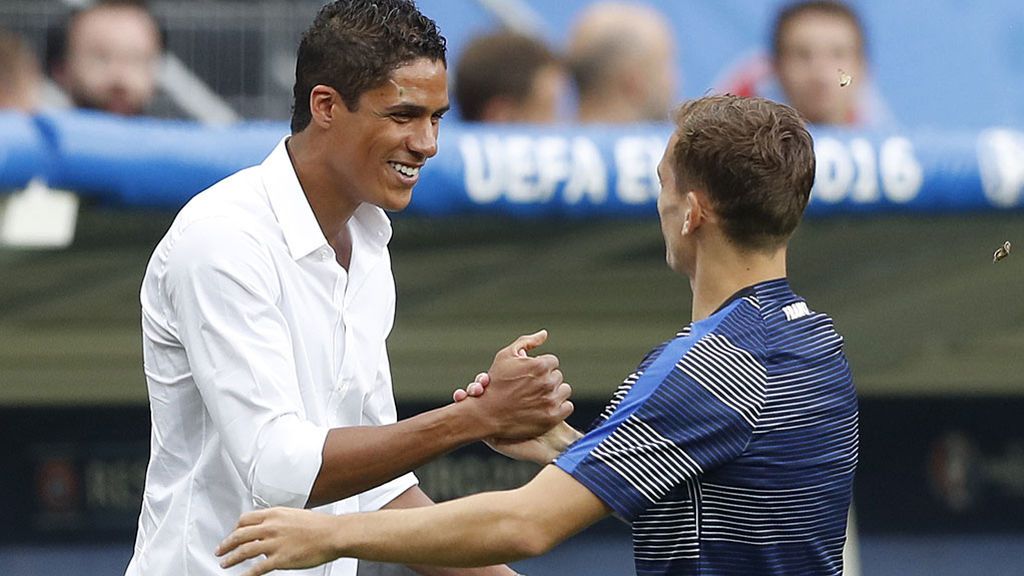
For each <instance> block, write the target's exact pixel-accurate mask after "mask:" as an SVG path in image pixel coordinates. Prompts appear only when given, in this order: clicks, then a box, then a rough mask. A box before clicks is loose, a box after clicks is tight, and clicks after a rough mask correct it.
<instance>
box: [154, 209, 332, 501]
mask: <svg viewBox="0 0 1024 576" xmlns="http://www.w3.org/2000/svg"><path fill="white" fill-rule="evenodd" d="M166 266H167V267H166V270H165V273H164V289H165V290H166V294H167V297H168V302H169V306H170V308H171V310H170V317H171V318H173V319H174V326H175V328H176V331H177V334H178V337H179V339H180V340H181V342H182V344H183V346H184V348H185V351H186V354H187V356H188V361H189V368H190V369H191V370H192V376H193V379H194V380H195V383H196V386H197V387H198V389H199V392H200V395H201V396H202V399H203V403H204V405H205V407H206V409H207V411H208V412H209V414H210V417H211V419H212V421H213V425H214V427H215V428H216V432H217V433H218V434H219V435H220V438H221V441H222V445H223V448H224V450H225V452H226V454H227V456H228V458H229V459H230V460H231V463H232V464H233V465H234V467H235V469H236V470H237V472H238V474H239V476H240V477H241V478H242V480H243V482H244V483H245V485H246V486H247V487H248V488H249V490H250V492H251V494H250V495H251V498H252V502H253V505H254V506H256V507H267V506H292V507H302V506H305V504H306V501H307V500H308V498H309V492H310V490H311V489H312V486H313V481H314V480H315V479H316V476H317V474H318V473H319V470H320V465H321V458H322V451H323V445H324V441H325V439H326V437H327V429H326V428H323V427H319V426H316V425H314V424H313V423H311V422H309V421H308V420H307V419H306V415H305V411H304V408H303V404H302V400H301V394H300V391H299V387H298V381H297V379H296V371H295V361H294V358H293V356H292V353H293V352H292V342H291V337H290V334H289V330H288V326H287V323H286V322H285V319H284V317H283V316H282V314H281V312H280V309H279V308H278V307H277V305H276V302H277V299H278V297H279V295H280V284H279V281H278V278H277V274H276V272H275V269H274V263H273V262H272V260H271V259H270V256H269V254H268V253H267V252H266V248H265V247H264V246H263V245H262V244H261V243H260V242H259V241H258V240H257V239H256V238H255V237H254V236H253V235H252V234H251V233H249V232H247V231H245V230H241V229H239V227H238V225H237V224H232V223H230V222H228V221H227V220H226V219H222V218H211V219H207V220H201V221H198V222H194V223H192V224H190V225H189V226H188V227H187V228H185V229H184V230H183V231H182V232H181V233H180V235H179V237H178V238H177V239H176V242H175V244H174V245H173V246H172V247H171V249H170V252H169V254H168V259H167V264H166Z"/></svg>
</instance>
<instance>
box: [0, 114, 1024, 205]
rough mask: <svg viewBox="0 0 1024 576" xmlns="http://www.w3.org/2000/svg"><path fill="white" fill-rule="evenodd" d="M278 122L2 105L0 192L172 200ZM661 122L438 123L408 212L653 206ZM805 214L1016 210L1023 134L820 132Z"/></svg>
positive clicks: (265, 140)
mask: <svg viewBox="0 0 1024 576" xmlns="http://www.w3.org/2000/svg"><path fill="white" fill-rule="evenodd" d="M287 131H288V127H287V125H286V124H284V123H279V122H247V123H241V124H236V125H231V126H221V127H211V126H204V125H199V124H195V123H191V122H183V121H171V120H158V119H152V118H142V119H123V118H119V117H113V116H108V115H105V114H100V113H83V112H68V111H64V112H48V113H44V114H40V115H38V116H26V115H22V114H18V113H10V112H7V113H0V190H2V191H11V190H17V189H20V188H22V187H24V186H25V185H26V184H27V183H28V182H29V181H30V180H32V179H34V178H38V179H42V180H43V181H45V182H46V183H47V184H49V185H50V186H51V187H53V188H59V189H67V190H73V191H76V192H77V193H79V194H81V195H83V196H86V197H91V198H94V199H96V200H97V201H99V202H101V203H105V204H108V205H114V206H123V207H138V208H163V209H177V208H179V207H180V206H182V205H183V204H184V203H185V202H187V201H188V199H189V198H191V197H192V196H193V195H194V194H196V193H197V192H199V191H200V190H202V189H203V188H205V187H207V186H209V185H211V184H213V183H214V182H216V181H217V180H219V179H221V178H223V177H224V176H227V175H228V174H230V173H232V172H234V171H235V170H238V169H240V168H243V167H246V166H250V165H253V164H256V163H259V162H260V161H261V160H262V158H263V157H264V156H266V154H267V153H268V152H269V151H270V150H271V149H272V148H273V147H274V145H275V144H276V143H277V142H278V141H279V140H280V139H281V138H282V137H283V136H284V135H285V134H287ZM670 132H671V126H669V125H667V124H666V125H660V124H655V125H636V126H629V127H607V126H606V127H579V126H559V127H525V126H522V127H516V126H511V127H509V126H501V127H498V126H485V125H470V124H458V123H446V124H445V125H444V126H443V128H442V130H441V146H440V152H439V153H438V155H437V156H436V157H435V158H434V159H432V160H430V161H429V162H428V163H427V165H426V167H425V168H424V169H423V172H422V175H421V181H420V184H419V186H418V187H417V189H416V193H415V194H414V197H413V201H412V204H411V205H410V207H409V210H408V211H409V212H412V213H419V214H434V215H446V214H464V213H474V212H475V213H484V212H489V213H503V214H508V215H511V216H522V217H530V216H553V215H557V216H566V217H580V218H586V217H593V216H638V215H639V216H653V215H654V214H655V199H656V198H657V191H658V183H657V176H656V174H655V167H656V166H657V163H658V161H659V159H660V156H661V153H662V150H663V148H664V145H665V142H666V140H667V138H668V135H669V133H670ZM813 132H814V136H815V147H816V152H817V158H818V172H817V176H816V181H815V188H814V192H813V194H812V201H811V205H810V207H809V209H808V210H809V213H810V214H812V215H822V216H826V215H839V214H851V213H892V212H901V213H920V214H936V213H960V212H984V211H995V210H1015V209H1019V208H1021V207H1024V131H1021V130H1018V129H1013V128H1004V127H994V128H991V129H987V130H983V131H953V130H947V131H941V130H928V131H925V130H917V131H909V132H888V133H880V132H871V133H865V132H857V131H847V130H835V129H828V130H826V129H815V130H814V131H813Z"/></svg>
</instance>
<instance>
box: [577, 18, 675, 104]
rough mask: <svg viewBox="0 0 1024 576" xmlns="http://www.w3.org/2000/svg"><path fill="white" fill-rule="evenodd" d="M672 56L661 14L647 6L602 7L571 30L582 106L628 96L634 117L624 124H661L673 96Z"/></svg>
mask: <svg viewBox="0 0 1024 576" xmlns="http://www.w3.org/2000/svg"><path fill="white" fill-rule="evenodd" d="M674 53H675V42H674V39H673V37H672V32H671V30H670V29H669V27H668V25H667V24H666V18H665V16H664V15H663V14H661V13H660V12H658V11H657V10H655V9H654V8H652V7H650V6H647V5H643V4H629V3H622V2H598V3H595V4H592V5H590V6H589V7H588V8H587V9H586V10H585V11H584V12H583V13H582V14H580V16H579V18H578V19H577V20H576V22H575V24H574V25H573V29H572V32H571V33H570V37H569V49H568V61H569V67H570V69H571V71H572V74H573V78H574V80H575V81H576V87H577V89H578V91H579V95H580V100H581V102H585V101H586V100H588V99H609V98H614V97H616V96H618V97H619V99H620V100H621V99H622V98H621V97H622V95H626V96H628V100H629V101H630V105H631V106H633V108H634V109H633V110H632V111H631V112H632V115H633V116H634V118H622V120H626V121H631V120H636V121H640V120H654V121H663V120H664V119H665V115H666V114H667V113H668V110H669V106H670V105H671V102H672V99H673V97H674V92H675V76H676V70H675V54H674ZM630 83H632V85H630ZM612 120H616V119H612Z"/></svg>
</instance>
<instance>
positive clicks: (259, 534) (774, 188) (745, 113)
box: [218, 96, 857, 575]
mask: <svg viewBox="0 0 1024 576" xmlns="http://www.w3.org/2000/svg"><path fill="white" fill-rule="evenodd" d="M658 173H659V177H660V179H661V186H662V189H661V194H660V196H659V198H658V212H659V214H660V216H661V228H662V232H663V234H664V237H665V244H666V253H667V260H668V264H669V266H671V267H672V268H673V269H674V270H676V271H678V272H679V273H681V274H685V275H686V276H687V277H688V278H689V280H690V286H691V289H692V290H693V309H692V313H693V321H692V323H691V324H689V325H688V326H686V327H685V328H683V330H682V331H681V332H680V333H679V334H677V335H676V337H675V338H673V339H672V340H670V341H668V342H666V343H665V344H662V345H661V346H659V347H657V348H655V349H654V350H653V351H652V352H651V353H649V354H648V355H647V357H646V358H644V360H643V361H642V362H641V364H640V366H639V367H638V369H637V371H636V372H635V373H634V374H632V375H630V376H629V378H627V379H626V381H625V382H624V383H623V385H622V386H621V387H620V388H619V390H618V391H617V392H616V393H615V396H614V397H613V399H612V401H611V403H610V404H609V406H608V408H607V409H606V410H605V411H604V413H603V414H602V415H601V417H600V418H599V419H598V421H597V422H596V424H595V426H594V428H593V429H592V430H591V431H590V432H588V433H587V434H586V435H582V436H580V435H579V434H578V433H577V432H575V431H574V430H572V429H571V428H570V427H568V426H567V425H564V424H563V425H560V426H558V427H556V428H555V429H554V430H552V431H550V432H549V433H547V434H546V435H545V436H543V437H540V438H537V439H534V440H530V441H526V442H518V443H514V442H502V441H494V442H493V443H492V444H493V446H494V447H495V448H496V449H498V450H499V451H501V452H503V453H505V454H508V455H510V456H513V457H517V458H526V459H532V460H535V461H538V462H542V463H543V462H552V460H553V463H552V465H549V466H546V467H545V468H544V469H542V470H541V472H540V473H539V474H538V475H537V477H536V478H534V479H533V480H532V481H531V482H530V483H529V484H527V485H526V486H523V487H522V488H519V489H517V490H512V491H507V492H492V493H485V494H477V495H475V496H470V497H467V498H463V499H460V500H455V501H451V502H447V503H445V504H441V505H439V506H432V507H429V508H422V509H413V510H395V511H391V510H387V511H382V512H379V513H371V514H356V515H348V516H339V517H331V516H323V515H315V514H313V513H310V512H305V511H297V510H287V509H280V510H278V509H273V510H265V511H260V512H253V513H250V514H247V515H245V516H243V517H242V518H241V520H240V521H239V527H238V528H237V529H236V531H235V532H234V533H232V535H231V536H229V537H228V538H227V540H225V542H224V543H223V544H222V545H221V547H220V548H219V550H218V554H221V555H224V556H225V559H224V563H225V564H226V565H231V564H234V563H237V562H238V561H240V560H242V559H245V558H252V557H256V556H259V555H261V554H263V555H265V556H266V558H265V559H264V560H263V561H262V563H260V564H258V566H257V567H256V568H254V569H252V570H251V571H250V572H247V573H246V574H247V575H255V574H263V573H265V572H267V571H269V570H271V569H275V568H281V567H299V566H307V565H312V564H316V563H320V562H324V561H326V560H329V559H332V558H335V557H338V556H353V557H359V558H366V559H372V560H382V561H394V562H402V563H432V564H440V565H455V566H482V565H487V564H496V563H500V562H506V561H510V560H516V559H520V558H523V557H527V556H534V555H538V554H542V553H544V552H546V551H547V550H549V549H551V548H552V547H553V546H555V545H556V544H557V543H559V542H561V541H563V540H565V539H566V538H568V537H569V536H571V535H573V534H574V533H576V532H578V531H580V530H582V529H583V528H585V527H587V526H589V525H590V524H592V523H593V522H596V521H597V520H599V519H601V518H602V517H604V516H606V515H608V514H615V515H617V516H619V517H620V518H622V519H624V520H626V521H628V522H630V523H631V524H632V527H633V539H634V551H635V555H636V570H637V574H640V575H646V574H673V575H678V574H702V575H731V574H735V575H760V574H775V575H781V574H787V575H791V574H800V575H817V574H841V572H842V550H843V543H844V540H845V536H846V534H845V529H846V515H847V509H848V507H849V504H850V497H851V485H852V481H853V473H854V468H855V467H856V462H857V400H856V396H855V394H854V389H853V382H852V380H851V377H850V370H849V367H848V365H847V362H846V357H845V355H844V354H843V347H842V338H841V337H840V336H839V335H838V334H837V333H836V332H835V330H834V329H833V327H832V321H831V319H830V318H829V317H828V316H826V315H824V314H820V313H817V312H814V311H812V310H811V308H810V307H809V306H808V305H807V303H806V302H805V301H804V300H803V299H802V298H800V297H799V296H797V295H796V294H794V293H793V292H792V290H791V289H790V287H789V284H788V282H787V281H786V246H787V242H788V239H789V237H790V235H791V234H792V232H793V230H794V229H795V228H796V226H797V223H798V222H799V220H800V217H801V215H802V213H803V210H804V207H805V206H806V204H807V201H808V198H809V195H810V189H811V184H812V183H813V179H814V152H813V144H812V141H811V136H810V134H808V132H807V130H806V129H805V128H804V125H803V123H802V122H801V120H800V118H799V116H798V115H797V113H796V112H795V111H794V110H793V109H791V108H789V107H787V106H784V105H780V104H776V103H773V102H770V101H767V100H761V99H750V98H741V97H736V96H711V97H706V98H701V99H699V100H694V101H691V102H687V103H685V104H684V105H683V106H682V107H681V108H680V110H679V112H678V113H677V115H676V130H675V133H674V134H673V135H672V137H671V139H670V141H669V143H668V146H667V149H666V151H665V155H664V157H663V159H662V161H661V164H660V165H659V167H658ZM485 382H486V380H485V379H484V381H483V382H481V383H476V384H474V385H471V388H472V389H473V390H472V393H473V394H480V393H486V392H483V391H482V388H483V386H482V384H485ZM473 394H471V395H473ZM460 396H465V393H462V394H460ZM464 401H469V402H473V401H477V400H476V399H475V398H469V399H466V400H464Z"/></svg>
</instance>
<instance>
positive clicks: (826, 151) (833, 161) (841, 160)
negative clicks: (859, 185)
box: [811, 138, 854, 204]
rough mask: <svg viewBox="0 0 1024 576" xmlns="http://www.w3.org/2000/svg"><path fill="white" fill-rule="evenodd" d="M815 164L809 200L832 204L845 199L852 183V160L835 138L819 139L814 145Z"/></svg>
mask: <svg viewBox="0 0 1024 576" xmlns="http://www.w3.org/2000/svg"><path fill="white" fill-rule="evenodd" d="M814 156H815V159H816V162H817V165H816V166H815V171H814V188H812V189H811V198H813V199H815V200H820V201H822V202H826V203H828V204H834V203H836V202H839V201H840V200H842V199H843V198H845V197H846V191H847V190H849V189H850V184H851V183H852V182H853V173H854V168H853V160H852V159H851V158H850V155H849V154H848V153H847V151H846V147H845V146H843V143H842V142H840V141H839V140H836V139H835V138H819V139H818V140H816V141H815V144H814Z"/></svg>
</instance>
